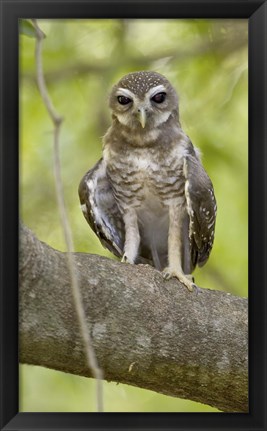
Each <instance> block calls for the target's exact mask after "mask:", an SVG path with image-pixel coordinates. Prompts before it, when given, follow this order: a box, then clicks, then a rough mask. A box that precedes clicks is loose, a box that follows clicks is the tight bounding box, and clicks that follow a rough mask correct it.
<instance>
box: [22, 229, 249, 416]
mask: <svg viewBox="0 0 267 431" xmlns="http://www.w3.org/2000/svg"><path fill="white" fill-rule="evenodd" d="M75 257H76V260H77V265H78V271H79V272H78V277H79V283H80V286H81V293H82V297H83V303H84V308H85V313H86V316H87V319H88V321H87V324H88V327H89V328H90V329H91V337H92V340H93V347H94V349H95V351H96V354H97V358H98V360H99V364H100V366H101V368H102V369H103V371H104V377H105V379H106V380H108V381H109V380H112V381H117V382H121V383H127V384H130V385H134V386H138V387H141V388H146V389H150V390H153V391H156V392H160V393H163V394H166V395H171V396H174V397H180V398H186V399H190V400H195V401H198V402H202V403H205V404H209V405H211V406H214V407H217V408H218V409H221V410H223V411H227V412H247V411H248V386H247V382H248V367H247V344H248V343H247V335H248V330H247V300H246V299H244V298H238V297H235V296H232V295H230V294H227V293H224V292H220V291H211V290H207V289H202V290H201V291H200V293H198V294H196V293H190V292H188V291H187V289H185V288H184V287H182V286H181V285H179V283H178V281H176V280H171V281H168V282H166V281H163V278H162V275H161V274H160V273H159V272H158V271H156V270H155V269H153V268H151V267H149V266H146V265H138V266H131V265H127V264H121V263H118V262H115V261H113V260H110V259H107V258H104V257H100V256H95V255H87V254H82V253H75ZM70 284H71V282H70V278H69V271H68V269H67V259H66V255H65V253H62V252H59V251H56V250H54V249H52V248H51V247H49V246H48V245H46V244H44V243H42V242H40V241H39V240H38V239H37V238H36V237H35V236H34V235H33V233H32V232H31V231H30V230H29V229H27V228H26V227H22V228H21V232H20V326H19V331H20V361H21V362H22V363H28V364H34V365H41V366H44V367H49V368H53V369H56V370H60V371H65V372H68V373H73V374H78V375H81V376H89V377H91V373H90V370H88V367H87V366H86V359H85V353H84V347H83V342H82V340H81V337H80V335H79V334H80V333H79V328H78V322H77V317H76V314H75V308H74V305H73V303H72V295H71V287H70Z"/></svg>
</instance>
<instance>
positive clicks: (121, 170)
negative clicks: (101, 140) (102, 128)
mask: <svg viewBox="0 0 267 431" xmlns="http://www.w3.org/2000/svg"><path fill="white" fill-rule="evenodd" d="M186 152H187V149H186V145H185V142H184V141H181V143H180V144H177V143H175V144H171V145H169V148H167V149H166V151H159V149H158V148H155V147H154V148H134V149H133V148H129V147H126V148H124V150H123V152H118V151H117V150H116V149H113V148H112V145H107V146H106V147H105V149H104V151H103V155H104V161H105V162H106V167H107V175H108V177H109V179H110V183H111V185H112V189H113V192H114V196H115V199H116V201H117V203H118V206H119V208H120V209H121V211H122V213H123V212H124V211H126V210H127V209H129V207H131V206H132V207H134V208H135V209H139V210H140V209H142V207H145V208H146V209H148V208H150V210H152V211H153V210H156V213H157V214H158V215H160V214H159V213H160V212H161V211H164V212H165V211H167V207H168V204H169V202H170V201H172V202H173V200H174V199H177V201H181V203H182V202H185V196H184V186H185V178H184V175H183V158H184V156H185V154H186Z"/></svg>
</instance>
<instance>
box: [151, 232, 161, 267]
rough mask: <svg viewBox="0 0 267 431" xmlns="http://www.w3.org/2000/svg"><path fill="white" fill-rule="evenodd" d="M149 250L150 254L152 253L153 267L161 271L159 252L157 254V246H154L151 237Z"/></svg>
mask: <svg viewBox="0 0 267 431" xmlns="http://www.w3.org/2000/svg"><path fill="white" fill-rule="evenodd" d="M150 250H151V255H152V259H153V263H154V266H155V268H156V269H157V270H158V271H162V269H163V268H162V265H161V262H160V258H159V254H158V250H157V248H156V246H155V242H154V241H153V238H152V240H151V244H150Z"/></svg>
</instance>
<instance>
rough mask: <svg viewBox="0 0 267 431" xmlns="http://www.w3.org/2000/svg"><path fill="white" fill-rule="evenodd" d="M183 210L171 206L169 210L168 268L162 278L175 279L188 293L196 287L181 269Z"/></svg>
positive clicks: (180, 207) (190, 277)
mask: <svg viewBox="0 0 267 431" xmlns="http://www.w3.org/2000/svg"><path fill="white" fill-rule="evenodd" d="M182 214H183V209H182V206H180V205H172V206H170V209H169V235H168V266H167V268H165V269H164V270H163V277H164V278H165V279H167V280H169V279H170V278H172V277H175V278H177V279H178V280H179V281H180V282H181V283H182V284H183V285H184V286H186V287H187V289H188V290H190V292H192V291H193V290H194V288H195V287H196V285H195V284H194V283H193V280H192V276H191V275H190V274H189V275H186V274H184V272H183V269H182V240H183V239H182V222H183V216H182Z"/></svg>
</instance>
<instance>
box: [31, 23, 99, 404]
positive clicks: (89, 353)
mask: <svg viewBox="0 0 267 431" xmlns="http://www.w3.org/2000/svg"><path fill="white" fill-rule="evenodd" d="M32 22H33V25H34V28H35V30H36V49H35V61H36V74H37V84H38V88H39V91H40V95H41V97H42V100H43V102H44V105H45V107H46V109H47V111H48V114H49V116H50V118H51V120H52V122H53V124H54V175H55V183H56V195H57V201H58V207H59V211H60V217H61V222H62V226H63V231H64V237H65V242H66V247H67V259H68V267H69V271H70V277H71V286H72V294H73V299H74V304H75V308H76V312H77V316H78V321H79V325H80V330H81V335H82V339H83V344H84V348H85V352H86V359H87V365H88V367H89V368H90V369H91V371H92V374H93V376H94V378H95V379H96V394H97V411H98V412H102V411H103V388H102V386H103V385H102V379H103V373H102V370H101V369H100V368H99V366H98V362H97V358H96V355H95V351H94V349H93V346H92V339H91V336H90V331H89V330H88V323H86V315H85V312H84V308H83V303H82V297H81V292H80V288H79V283H78V276H77V271H76V263H75V259H74V256H73V252H74V246H73V239H72V232H71V228H70V224H69V221H68V217H67V211H66V206H65V202H64V194H63V184H62V178H61V167H60V156H59V134H60V126H61V123H62V121H63V117H61V116H60V115H59V114H58V113H57V111H56V110H55V108H54V106H53V103H52V101H51V99H50V97H49V94H48V91H47V88H46V84H45V80H44V73H43V65H42V42H43V39H44V37H45V35H44V33H43V32H42V30H41V29H40V28H39V26H38V24H37V21H36V20H35V19H33V20H32Z"/></svg>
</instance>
